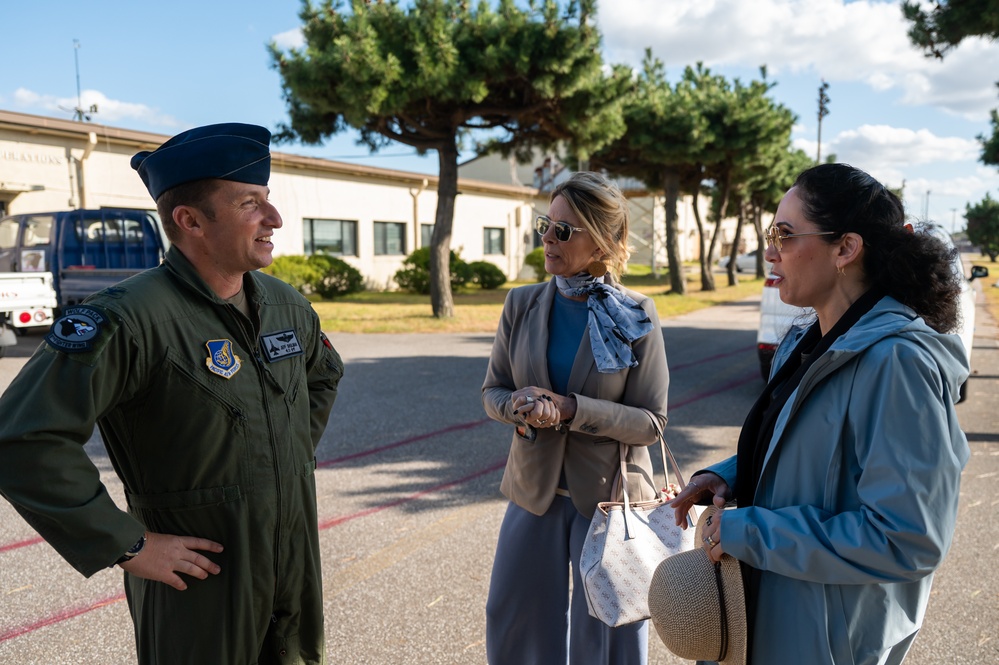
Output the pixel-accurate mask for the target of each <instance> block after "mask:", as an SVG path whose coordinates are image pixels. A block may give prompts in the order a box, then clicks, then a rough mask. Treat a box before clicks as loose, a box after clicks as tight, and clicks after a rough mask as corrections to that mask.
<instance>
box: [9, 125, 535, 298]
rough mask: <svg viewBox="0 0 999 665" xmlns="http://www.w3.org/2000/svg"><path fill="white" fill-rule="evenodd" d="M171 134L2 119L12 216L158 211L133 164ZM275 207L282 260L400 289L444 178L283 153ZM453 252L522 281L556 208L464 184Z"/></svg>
mask: <svg viewBox="0 0 999 665" xmlns="http://www.w3.org/2000/svg"><path fill="white" fill-rule="evenodd" d="M168 138H169V136H166V135H162V134H153V133H148V132H137V131H131V130H127V129H119V128H115V127H109V126H106V125H97V124H92V123H82V122H76V121H70V120H59V119H53V118H45V117H40V116H34V115H27V114H22V113H13V112H9V111H0V215H7V214H17V213H26V212H45V211H57V210H72V209H74V208H105V207H123V208H136V209H143V210H154V208H155V206H154V204H153V202H152V200H151V199H150V198H149V194H148V192H147V191H146V189H145V187H144V186H143V184H142V181H141V180H140V179H139V177H138V175H137V174H136V173H135V171H133V170H132V168H131V166H130V165H129V162H130V160H131V157H132V155H134V154H135V153H136V152H138V151H140V150H152V149H154V148H156V147H157V146H158V145H160V144H161V143H163V142H164V141H165V140H167V139H168ZM270 189H271V200H272V201H273V202H274V204H275V206H276V207H277V209H278V210H279V211H280V212H281V215H282V218H283V219H284V227H283V228H282V229H281V230H280V231H278V232H277V233H276V234H275V236H274V245H275V254H277V255H281V254H312V253H316V252H325V253H328V254H332V255H335V256H338V257H340V258H342V259H344V260H345V261H347V262H348V263H350V264H351V265H353V266H354V267H356V268H357V269H358V270H360V271H361V274H362V275H364V277H365V279H366V282H367V285H368V286H369V288H379V289H380V288H392V287H394V282H393V279H392V277H393V275H394V274H395V272H396V271H397V270H398V269H399V268H400V267H401V265H402V261H403V260H404V259H405V257H406V255H408V254H409V253H410V252H412V251H413V250H414V249H416V248H418V247H421V246H424V245H427V244H429V238H430V233H431V232H432V230H433V224H434V215H435V211H436V207H437V177H436V176H427V175H423V174H419V173H411V172H406V171H394V170H391V169H380V168H373V167H366V166H356V165H353V164H345V163H342V162H335V161H330V160H324V159H315V158H311V157H302V156H297V155H292V154H288V153H283V152H274V153H272V159H271V180H270ZM458 189H459V192H460V194H459V196H458V198H457V200H456V202H455V215H454V224H453V231H452V239H451V246H452V248H453V249H455V250H456V251H459V252H460V255H461V258H462V259H464V260H465V261H469V262H471V261H479V260H485V261H490V262H492V263H494V264H495V265H497V266H498V267H499V268H500V269H501V270H503V272H504V273H505V274H506V275H507V276H509V277H516V276H517V275H518V274H519V272H520V269H521V267H522V265H523V261H524V256H525V254H526V253H527V252H529V251H530V250H531V249H532V248H533V246H534V244H533V243H534V240H533V236H534V235H535V234H533V230H532V222H533V219H534V215H535V214H536V212H537V210H539V209H547V203H546V200H545V198H544V197H543V195H540V198H539V192H538V189H537V188H535V187H532V186H530V185H529V184H528V185H527V186H524V185H514V184H501V183H498V182H495V181H494V182H487V181H484V180H476V179H473V178H465V177H462V178H461V179H460V180H459V183H458Z"/></svg>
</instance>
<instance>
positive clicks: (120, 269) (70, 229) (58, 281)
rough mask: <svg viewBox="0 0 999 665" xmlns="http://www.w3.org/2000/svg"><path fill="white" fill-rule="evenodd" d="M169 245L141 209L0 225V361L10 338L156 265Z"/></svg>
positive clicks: (15, 218) (14, 219) (50, 215)
mask: <svg viewBox="0 0 999 665" xmlns="http://www.w3.org/2000/svg"><path fill="white" fill-rule="evenodd" d="M168 245H169V242H168V241H167V239H166V236H165V235H164V234H163V229H162V226H161V225H160V221H159V219H158V218H157V217H156V216H155V215H154V214H152V213H150V212H146V211H143V210H130V209H126V208H103V209H100V210H69V211H62V212H35V213H26V214H22V215H12V216H10V217H4V218H3V219H0V355H3V349H4V347H5V346H9V345H12V344H13V343H14V338H13V335H14V331H15V330H19V329H24V328H28V327H32V326H47V325H50V324H51V323H52V320H53V317H54V312H55V310H57V309H58V308H61V307H68V306H70V305H74V304H76V303H79V302H81V301H82V300H83V299H84V298H86V297H87V296H89V295H90V294H92V293H95V292H97V291H100V290H101V289H103V288H105V287H107V286H111V285H112V284H116V283H118V282H120V281H121V280H123V279H125V278H126V277H129V276H131V275H134V274H136V273H138V272H141V271H142V270H146V269H147V268H153V267H155V266H157V265H159V264H160V262H161V261H162V260H163V255H164V253H165V252H166V249H167V247H168Z"/></svg>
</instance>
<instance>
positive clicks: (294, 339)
mask: <svg viewBox="0 0 999 665" xmlns="http://www.w3.org/2000/svg"><path fill="white" fill-rule="evenodd" d="M260 348H261V349H263V351H264V357H265V358H267V362H270V363H273V362H277V361H279V360H284V359H286V358H291V357H292V356H300V355H302V354H303V353H305V351H304V350H303V349H302V345H301V344H300V343H299V341H298V335H296V334H295V331H294V329H289V330H280V331H278V332H272V333H267V334H265V335H261V336H260Z"/></svg>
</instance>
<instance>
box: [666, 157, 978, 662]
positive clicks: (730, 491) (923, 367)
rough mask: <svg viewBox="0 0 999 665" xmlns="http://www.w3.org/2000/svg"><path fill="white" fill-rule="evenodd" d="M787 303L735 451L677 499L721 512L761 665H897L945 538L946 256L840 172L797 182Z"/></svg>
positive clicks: (887, 196) (954, 482)
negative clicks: (798, 317) (801, 315)
mask: <svg viewBox="0 0 999 665" xmlns="http://www.w3.org/2000/svg"><path fill="white" fill-rule="evenodd" d="M767 240H768V241H769V246H768V248H767V253H766V259H767V261H769V262H770V263H772V264H773V275H774V277H776V278H777V280H778V286H779V288H780V296H781V299H782V300H783V301H784V302H785V303H788V304H792V305H798V306H801V307H811V308H813V309H814V310H815V315H816V319H815V321H814V323H813V324H811V325H807V326H802V327H798V328H794V329H792V330H791V332H790V333H789V334H788V335H787V336H786V337H785V338H784V340H783V342H782V343H781V345H780V347H779V348H778V350H777V354H776V356H775V358H774V365H773V369H772V370H771V378H770V382H769V384H768V385H767V387H766V389H765V390H764V392H763V395H762V396H761V397H760V398H759V400H758V401H757V402H756V404H755V405H754V406H753V408H752V409H751V411H750V413H749V416H748V417H747V418H746V421H745V424H744V425H743V428H742V433H741V435H740V437H739V444H738V450H737V454H736V455H735V456H734V457H732V458H730V459H728V460H726V461H724V462H721V463H719V464H716V465H714V466H712V467H709V468H708V469H706V470H704V471H701V472H698V473H697V474H695V475H694V477H693V478H692V480H691V482H690V483H689V484H688V486H687V488H686V489H685V490H684V491H683V492H681V493H680V495H679V496H677V498H676V499H675V500H674V501H673V505H674V506H675V507H676V508H677V510H676V513H677V515H684V514H686V511H687V509H688V508H689V507H690V506H691V504H693V503H695V502H704V503H707V502H713V503H714V504H715V505H717V506H719V507H722V506H724V505H726V504H728V503H732V502H734V503H735V504H736V505H737V507H736V508H730V509H728V510H724V511H721V512H720V513H719V514H718V515H717V516H715V517H714V519H712V520H711V524H710V525H708V526H707V527H706V528H705V530H704V534H703V536H704V538H703V540H704V547H705V548H706V549H707V550H708V553H709V555H710V557H711V558H712V559H713V560H714V561H718V560H720V559H721V556H722V555H723V554H729V555H731V556H733V557H735V558H736V559H738V560H739V561H740V562H741V565H742V569H743V580H744V585H745V589H746V604H747V614H748V624H749V625H748V628H749V639H750V643H749V646H748V653H747V655H748V662H750V663H755V664H757V665H761V664H764V663H765V664H766V665H775V664H777V665H779V664H781V663H810V664H813V665H822V664H828V665H832V664H834V663H853V664H854V665H867V664H870V665H873V664H875V663H877V664H879V665H883V664H885V663H900V662H902V660H903V659H904V658H905V655H906V653H907V652H908V650H909V647H910V646H911V644H912V641H913V639H914V638H915V636H916V633H917V632H918V630H919V628H920V625H921V623H922V620H923V615H924V613H925V610H926V604H927V601H928V600H929V595H930V585H931V583H932V580H933V572H934V571H935V570H936V569H937V567H938V566H939V565H940V563H941V561H942V560H943V558H944V555H945V554H946V552H947V550H948V548H949V547H950V543H951V538H952V535H953V532H954V524H955V519H956V514H957V505H958V494H959V488H960V479H961V470H962V468H963V467H964V465H965V463H966V462H967V460H968V455H969V450H968V444H967V440H966V439H965V436H964V433H963V432H962V431H961V428H960V426H959V425H958V422H957V415H956V413H955V410H954V404H955V402H956V401H957V399H958V394H959V390H960V386H961V384H962V383H963V382H964V380H965V378H966V377H967V376H968V365H967V360H966V356H965V353H964V350H963V347H962V344H961V341H960V339H959V338H958V337H957V336H956V335H949V334H947V332H948V331H951V330H953V329H955V328H956V327H957V325H958V323H959V321H958V312H959V308H958V298H959V294H960V286H961V285H960V282H959V280H960V279H961V276H960V275H958V274H956V273H955V271H954V270H953V268H952V261H953V259H954V257H953V254H952V253H953V252H954V251H955V250H953V249H949V248H948V247H947V246H946V245H945V244H944V243H943V242H941V241H940V240H939V239H937V238H936V237H934V236H933V235H931V234H929V233H921V232H914V231H913V228H912V226H911V225H910V224H907V223H906V219H905V212H904V209H903V207H902V202H901V201H900V200H899V199H898V197H897V196H895V194H893V193H892V192H891V191H889V190H888V189H887V188H885V187H884V186H883V185H882V184H881V183H879V182H878V181H876V180H875V179H874V178H872V177H871V176H869V175H868V174H867V173H864V172H863V171H861V170H859V169H856V168H854V167H852V166H849V165H846V164H822V165H820V166H816V167H813V168H811V169H808V170H807V171H805V172H803V173H802V174H801V175H799V176H798V178H797V180H796V181H795V183H794V186H793V187H792V188H791V189H790V190H789V191H788V192H787V194H786V195H785V196H784V199H783V200H782V201H781V203H780V206H779V207H778V208H777V213H776V215H775V217H774V223H773V226H772V227H771V228H770V230H769V231H768V233H767Z"/></svg>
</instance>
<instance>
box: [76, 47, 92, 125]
mask: <svg viewBox="0 0 999 665" xmlns="http://www.w3.org/2000/svg"><path fill="white" fill-rule="evenodd" d="M73 60H74V61H75V62H76V108H75V109H73V119H74V120H76V121H77V122H90V116H91V114H93V113H97V104H91V105H90V109H89V110H85V109H84V108H83V95H82V93H81V92H80V40H79V39H74V40H73Z"/></svg>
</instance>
